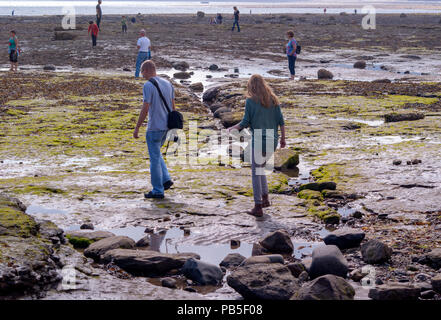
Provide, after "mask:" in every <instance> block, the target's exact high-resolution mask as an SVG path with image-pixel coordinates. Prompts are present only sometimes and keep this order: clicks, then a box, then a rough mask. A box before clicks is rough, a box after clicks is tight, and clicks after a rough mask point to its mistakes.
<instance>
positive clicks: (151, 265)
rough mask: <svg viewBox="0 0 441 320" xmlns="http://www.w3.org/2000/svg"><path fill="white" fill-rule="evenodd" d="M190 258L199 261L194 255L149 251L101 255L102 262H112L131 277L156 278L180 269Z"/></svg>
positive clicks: (110, 252) (114, 251) (123, 250)
mask: <svg viewBox="0 0 441 320" xmlns="http://www.w3.org/2000/svg"><path fill="white" fill-rule="evenodd" d="M190 258H196V259H200V257H199V255H197V254H194V253H178V254H167V253H160V252H157V251H151V250H132V249H113V250H109V251H107V252H106V253H105V254H104V255H103V257H102V261H103V262H104V263H110V262H112V261H113V263H114V264H116V265H117V266H119V267H120V268H122V269H124V270H125V271H127V272H129V273H131V274H133V275H142V276H157V275H163V274H166V273H167V272H169V271H171V270H174V269H179V268H181V267H182V266H183V265H184V263H185V262H186V261H187V260H188V259H190Z"/></svg>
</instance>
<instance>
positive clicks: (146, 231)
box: [144, 227, 155, 233]
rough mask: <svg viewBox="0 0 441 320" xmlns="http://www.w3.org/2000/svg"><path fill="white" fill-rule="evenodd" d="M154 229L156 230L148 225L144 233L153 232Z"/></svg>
mask: <svg viewBox="0 0 441 320" xmlns="http://www.w3.org/2000/svg"><path fill="white" fill-rule="evenodd" d="M154 231H155V229H153V228H150V227H147V228H145V230H144V233H153V232H154Z"/></svg>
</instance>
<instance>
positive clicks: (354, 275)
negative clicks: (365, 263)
mask: <svg viewBox="0 0 441 320" xmlns="http://www.w3.org/2000/svg"><path fill="white" fill-rule="evenodd" d="M368 274H369V273H367V272H362V271H361V269H355V270H352V271H351V273H349V278H350V279H352V280H353V281H355V282H360V281H361V279H363V278H364V277H366V276H367V275H368Z"/></svg>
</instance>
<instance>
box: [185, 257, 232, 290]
mask: <svg viewBox="0 0 441 320" xmlns="http://www.w3.org/2000/svg"><path fill="white" fill-rule="evenodd" d="M181 271H182V273H183V274H184V276H186V277H187V278H189V279H191V280H193V281H194V282H196V283H198V284H201V285H218V284H219V283H221V282H222V279H223V277H224V274H223V272H222V270H221V269H220V268H219V267H218V266H216V265H214V264H210V263H207V262H203V261H199V260H196V259H193V258H191V259H188V260H187V261H186V262H185V264H184V266H183V267H182V270H181Z"/></svg>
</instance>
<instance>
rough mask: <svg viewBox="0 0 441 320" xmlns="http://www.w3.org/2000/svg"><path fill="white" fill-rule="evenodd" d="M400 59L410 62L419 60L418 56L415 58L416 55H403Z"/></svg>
mask: <svg viewBox="0 0 441 320" xmlns="http://www.w3.org/2000/svg"><path fill="white" fill-rule="evenodd" d="M400 58H406V59H411V60H421V57H420V56H416V55H412V54H405V55H402V56H400Z"/></svg>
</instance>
